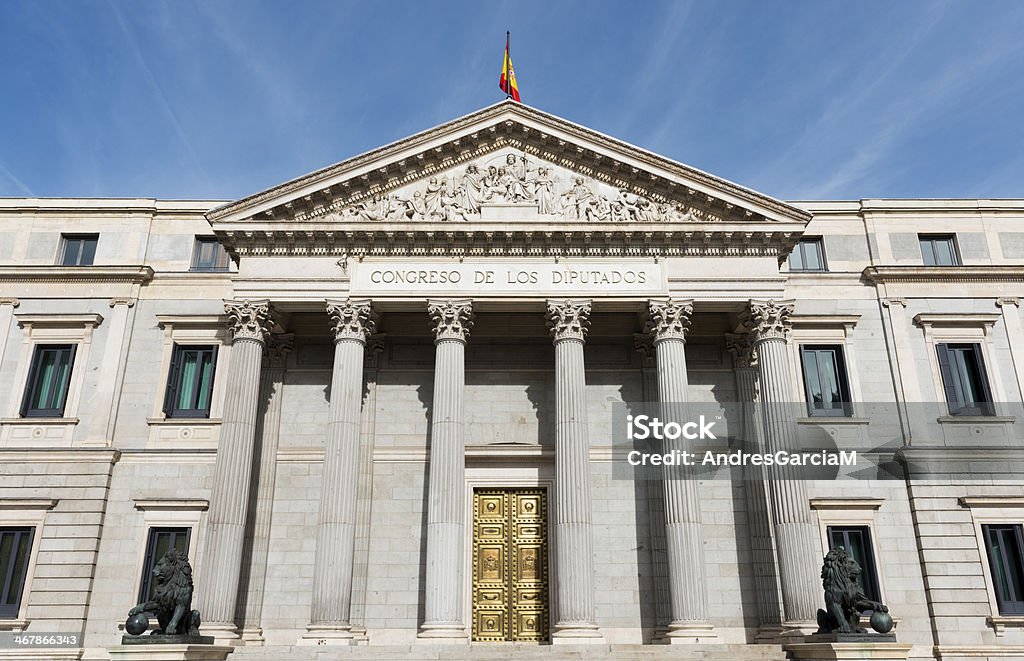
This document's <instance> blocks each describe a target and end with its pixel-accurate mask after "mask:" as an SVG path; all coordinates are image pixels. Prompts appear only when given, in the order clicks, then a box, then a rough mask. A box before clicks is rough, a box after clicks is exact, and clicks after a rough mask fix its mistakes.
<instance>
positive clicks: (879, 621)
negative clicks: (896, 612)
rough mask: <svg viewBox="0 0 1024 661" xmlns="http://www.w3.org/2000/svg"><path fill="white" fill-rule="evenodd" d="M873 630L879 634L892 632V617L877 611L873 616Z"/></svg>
mask: <svg viewBox="0 0 1024 661" xmlns="http://www.w3.org/2000/svg"><path fill="white" fill-rule="evenodd" d="M871 628H872V629H874V630H875V631H877V632H878V633H889V632H890V631H892V616H891V615H889V614H888V613H883V612H882V611H875V612H874V613H872V614H871Z"/></svg>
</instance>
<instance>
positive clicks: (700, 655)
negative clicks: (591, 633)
mask: <svg viewBox="0 0 1024 661" xmlns="http://www.w3.org/2000/svg"><path fill="white" fill-rule="evenodd" d="M335 659H352V660H353V661H355V660H363V659H366V660H369V659H373V660H374V661H474V660H476V659H483V660H487V661H490V660H492V659H493V660H505V659H508V660H510V661H606V660H608V661H612V660H614V661H619V660H622V661H660V660H661V659H666V660H668V659H672V660H674V661H678V660H689V659H693V660H696V659H701V660H702V661H786V653H785V652H784V651H783V650H782V648H781V647H779V646H778V645H578V646H577V645H557V646H552V645H533V644H515V643H495V644H486V643H483V644H482V643H474V644H473V645H458V646H455V645H373V646H356V647H312V646H267V647H239V648H237V649H236V650H235V651H234V652H232V653H231V656H229V657H228V661H334V660H335Z"/></svg>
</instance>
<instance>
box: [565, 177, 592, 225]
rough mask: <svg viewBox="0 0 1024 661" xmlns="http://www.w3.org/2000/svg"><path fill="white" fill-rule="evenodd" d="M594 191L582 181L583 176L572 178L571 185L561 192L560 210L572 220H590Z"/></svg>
mask: <svg viewBox="0 0 1024 661" xmlns="http://www.w3.org/2000/svg"><path fill="white" fill-rule="evenodd" d="M594 202H595V200H594V193H592V192H591V190H590V189H589V188H587V187H586V185H585V184H584V183H583V177H576V178H575V179H573V186H572V188H570V189H569V190H567V191H565V192H564V193H562V210H563V211H564V212H565V213H566V214H567V215H568V216H569V217H570V218H572V219H573V220H590V216H591V215H592V214H591V208H592V207H593V205H594Z"/></svg>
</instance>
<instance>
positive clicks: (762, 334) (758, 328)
mask: <svg viewBox="0 0 1024 661" xmlns="http://www.w3.org/2000/svg"><path fill="white" fill-rule="evenodd" d="M792 314H793V301H774V300H767V301H761V300H751V301H750V307H749V308H748V309H747V310H746V311H744V312H743V314H742V315H741V317H740V318H741V323H742V326H743V328H744V329H746V330H747V332H748V333H750V336H751V338H750V339H751V341H752V343H753V344H754V345H757V344H758V343H759V342H763V341H766V340H782V341H783V342H785V341H786V339H787V338H788V337H789V333H790V331H791V330H793V323H792V321H791V320H790V318H789V317H790V315H792Z"/></svg>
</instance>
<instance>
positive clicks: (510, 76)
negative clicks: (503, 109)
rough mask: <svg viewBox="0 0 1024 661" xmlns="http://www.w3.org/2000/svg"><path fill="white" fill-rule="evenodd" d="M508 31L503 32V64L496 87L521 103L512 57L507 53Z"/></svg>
mask: <svg viewBox="0 0 1024 661" xmlns="http://www.w3.org/2000/svg"><path fill="white" fill-rule="evenodd" d="M508 41H509V33H508V32H506V33H505V64H504V65H503V66H502V67H501V78H500V79H499V80H498V87H500V88H501V91H502V92H504V93H505V94H507V95H508V96H509V98H511V99H512V100H513V101H519V102H520V103H522V99H520V98H519V85H517V84H516V70H515V69H513V68H512V58H511V57H509V55H508Z"/></svg>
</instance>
